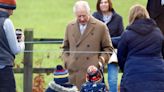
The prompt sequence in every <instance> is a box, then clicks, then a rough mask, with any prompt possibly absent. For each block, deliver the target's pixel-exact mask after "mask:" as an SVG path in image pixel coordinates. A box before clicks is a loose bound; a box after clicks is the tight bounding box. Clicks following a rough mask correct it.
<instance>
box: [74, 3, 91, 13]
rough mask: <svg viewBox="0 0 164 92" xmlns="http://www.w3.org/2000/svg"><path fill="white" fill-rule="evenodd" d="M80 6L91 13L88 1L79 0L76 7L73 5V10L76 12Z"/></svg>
mask: <svg viewBox="0 0 164 92" xmlns="http://www.w3.org/2000/svg"><path fill="white" fill-rule="evenodd" d="M78 7H84V8H85V9H86V11H87V13H88V14H90V7H89V4H88V2H87V1H84V0H79V1H77V2H76V3H75V5H74V7H73V12H74V13H76V11H77V9H78Z"/></svg>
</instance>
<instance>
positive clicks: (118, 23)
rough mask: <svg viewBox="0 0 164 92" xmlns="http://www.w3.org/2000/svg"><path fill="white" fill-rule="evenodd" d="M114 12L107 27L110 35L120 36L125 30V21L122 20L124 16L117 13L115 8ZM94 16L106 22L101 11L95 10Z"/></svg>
mask: <svg viewBox="0 0 164 92" xmlns="http://www.w3.org/2000/svg"><path fill="white" fill-rule="evenodd" d="M112 13H113V15H112V19H111V21H109V22H108V23H107V27H108V29H109V33H110V36H111V37H117V36H120V35H121V34H122V32H123V30H124V27H123V21H122V17H121V16H120V15H119V14H117V13H116V12H115V11H114V10H112ZM93 16H94V17H95V18H96V19H98V20H100V21H102V22H104V21H103V15H102V13H101V12H94V13H93Z"/></svg>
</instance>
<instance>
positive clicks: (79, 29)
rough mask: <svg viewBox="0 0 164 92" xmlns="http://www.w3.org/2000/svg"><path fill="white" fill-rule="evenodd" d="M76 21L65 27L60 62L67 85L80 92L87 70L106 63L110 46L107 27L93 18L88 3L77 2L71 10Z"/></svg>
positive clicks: (110, 50)
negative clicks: (65, 70)
mask: <svg viewBox="0 0 164 92" xmlns="http://www.w3.org/2000/svg"><path fill="white" fill-rule="evenodd" d="M73 11H74V13H75V16H76V19H75V20H73V21H72V22H70V23H69V24H68V25H67V28H66V32H65V38H64V42H63V55H62V58H63V60H64V63H65V67H66V68H67V69H68V72H69V74H70V76H69V79H70V82H71V83H72V84H74V85H76V86H77V87H78V89H79V90H80V89H81V85H82V84H83V83H85V81H86V78H85V75H86V72H87V68H88V67H89V66H90V65H95V66H96V67H98V68H99V66H100V65H99V64H100V63H101V64H102V65H105V63H107V62H108V60H109V57H110V55H111V53H112V52H113V46H112V42H111V39H110V35H109V33H108V28H107V26H106V25H105V24H104V23H102V22H101V21H98V20H97V19H95V18H93V17H92V16H91V14H90V7H89V4H88V2H86V1H83V0H79V1H77V2H76V3H75V5H74V7H73Z"/></svg>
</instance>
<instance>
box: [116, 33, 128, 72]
mask: <svg viewBox="0 0 164 92" xmlns="http://www.w3.org/2000/svg"><path fill="white" fill-rule="evenodd" d="M127 45H128V44H127V40H126V32H124V33H123V34H122V36H121V39H120V41H119V44H118V51H117V57H118V65H119V67H120V69H121V70H122V71H123V70H124V65H125V62H126V58H127V54H128V46H127Z"/></svg>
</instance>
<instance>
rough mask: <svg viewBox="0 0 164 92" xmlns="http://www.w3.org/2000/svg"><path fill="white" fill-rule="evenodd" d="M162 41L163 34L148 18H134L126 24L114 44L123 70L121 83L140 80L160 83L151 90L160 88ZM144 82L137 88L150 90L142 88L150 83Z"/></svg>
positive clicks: (163, 65) (163, 75) (163, 76)
mask: <svg viewBox="0 0 164 92" xmlns="http://www.w3.org/2000/svg"><path fill="white" fill-rule="evenodd" d="M162 41H164V37H163V35H162V33H161V31H160V29H159V28H158V27H157V26H156V24H155V22H154V21H153V20H151V19H140V20H136V21H134V23H133V24H132V25H130V26H128V27H127V28H126V31H125V32H124V33H123V34H122V36H121V39H120V41H119V44H118V64H119V66H120V68H121V70H123V78H122V83H123V84H124V83H125V85H126V86H128V85H132V84H133V83H140V82H143V81H144V82H149V84H151V83H152V84H153V83H157V84H159V83H161V84H160V86H159V89H153V90H160V87H161V88H164V60H163V59H162ZM140 85H142V84H140ZM146 85H147V84H144V85H142V86H143V88H144V89H142V91H140V92H150V91H145V89H147V88H148V87H151V86H146ZM131 88H133V87H131ZM133 92H137V91H135V90H134V91H133ZM138 92H139V91H138ZM153 92H158V91H153Z"/></svg>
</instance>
